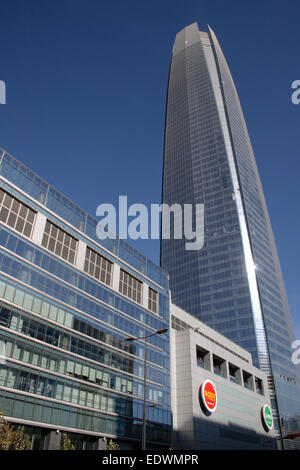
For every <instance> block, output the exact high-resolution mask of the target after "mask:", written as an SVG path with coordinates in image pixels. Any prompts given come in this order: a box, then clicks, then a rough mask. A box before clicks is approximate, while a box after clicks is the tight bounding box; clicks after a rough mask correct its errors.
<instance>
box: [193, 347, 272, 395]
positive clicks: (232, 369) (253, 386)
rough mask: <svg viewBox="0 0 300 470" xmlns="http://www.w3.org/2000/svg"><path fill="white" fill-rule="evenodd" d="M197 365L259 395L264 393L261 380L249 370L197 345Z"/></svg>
mask: <svg viewBox="0 0 300 470" xmlns="http://www.w3.org/2000/svg"><path fill="white" fill-rule="evenodd" d="M196 356H197V365H198V366H199V367H202V368H203V369H206V370H209V371H213V372H214V374H216V375H219V376H221V377H224V379H229V380H230V381H231V382H234V383H236V384H238V385H241V386H244V387H245V388H247V389H249V390H252V391H253V392H256V393H258V394H260V395H264V389H263V382H262V380H261V379H259V378H258V377H254V376H253V375H252V374H250V373H249V372H247V371H245V370H243V369H241V368H240V367H238V366H236V365H234V364H232V363H230V362H227V361H226V360H225V359H223V358H221V357H219V356H217V355H216V354H212V355H211V354H210V352H209V351H208V350H207V349H204V348H202V347H201V346H197V348H196Z"/></svg>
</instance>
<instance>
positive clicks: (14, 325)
mask: <svg viewBox="0 0 300 470" xmlns="http://www.w3.org/2000/svg"><path fill="white" fill-rule="evenodd" d="M0 325H1V326H4V327H6V328H9V329H11V330H13V331H17V332H19V333H21V334H23V335H26V336H29V337H31V338H35V339H37V340H39V341H42V342H44V343H46V344H49V345H52V346H56V347H58V348H60V349H63V350H65V351H70V352H72V353H73V354H76V355H78V356H82V357H84V358H87V359H91V360H93V361H96V362H97V363H100V364H102V365H106V366H109V367H113V368H114V369H118V370H120V371H125V372H127V373H130V374H134V375H137V376H140V377H143V366H142V362H141V360H140V361H138V360H137V359H133V358H131V357H130V356H127V355H124V354H121V353H120V352H117V351H114V350H112V349H111V348H109V347H106V346H103V345H101V344H99V343H95V342H94V341H93V342H92V341H88V340H87V339H86V338H82V337H78V336H77V335H75V334H70V333H64V332H63V331H62V330H61V329H60V328H57V327H55V328H54V327H52V326H50V325H49V324H45V323H44V322H42V321H37V320H36V319H30V318H28V317H27V316H26V315H25V314H24V313H21V312H17V311H15V310H10V309H8V308H2V309H1V311H0ZM148 359H149V358H148ZM154 359H155V358H154ZM147 378H148V379H149V380H152V381H154V382H156V383H160V384H162V385H163V384H165V381H166V377H165V373H164V372H163V371H161V370H159V369H157V367H155V366H153V365H150V364H148V366H147Z"/></svg>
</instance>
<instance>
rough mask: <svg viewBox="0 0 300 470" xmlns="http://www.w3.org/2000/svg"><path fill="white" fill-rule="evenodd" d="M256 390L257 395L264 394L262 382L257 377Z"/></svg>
mask: <svg viewBox="0 0 300 470" xmlns="http://www.w3.org/2000/svg"><path fill="white" fill-rule="evenodd" d="M255 390H256V393H259V394H260V395H263V394H264V391H263V383H262V380H261V379H258V378H257V377H255Z"/></svg>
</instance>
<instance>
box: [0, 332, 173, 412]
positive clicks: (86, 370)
mask: <svg viewBox="0 0 300 470" xmlns="http://www.w3.org/2000/svg"><path fill="white" fill-rule="evenodd" d="M0 340H1V341H3V344H4V345H5V351H4V352H5V357H6V358H7V359H8V358H11V359H14V360H16V361H21V362H23V363H25V364H26V365H28V366H30V365H33V366H36V367H39V368H41V369H44V370H46V371H49V372H53V373H57V374H62V375H65V376H68V377H73V378H75V379H78V380H82V381H84V382H87V383H89V385H98V386H101V387H106V388H110V389H112V390H115V391H117V392H123V393H127V394H130V395H134V396H136V397H140V398H143V394H144V388H143V382H142V381H141V380H140V381H137V380H136V379H134V378H131V377H128V376H124V375H123V374H121V373H118V372H115V371H113V370H109V369H106V368H104V367H103V366H102V365H101V364H99V365H97V366H95V365H91V364H90V363H89V362H83V361H81V360H80V359H78V358H76V357H73V356H72V357H66V356H65V355H62V354H61V353H59V352H57V351H53V350H51V349H50V348H48V347H45V346H42V345H40V344H34V345H33V344H32V342H30V343H29V342H28V341H24V340H20V339H17V340H15V339H13V336H12V335H8V334H7V333H5V335H4V334H2V333H1V332H0ZM147 399H149V400H152V401H157V402H159V403H161V404H164V403H167V396H166V394H165V393H164V392H163V391H162V390H161V389H160V388H159V387H157V386H155V385H154V384H150V383H148V385H147Z"/></svg>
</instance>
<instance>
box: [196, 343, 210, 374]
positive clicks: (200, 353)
mask: <svg viewBox="0 0 300 470" xmlns="http://www.w3.org/2000/svg"><path fill="white" fill-rule="evenodd" d="M196 355H197V366H198V367H202V369H206V370H211V367H210V357H209V351H207V350H206V349H204V348H201V347H200V346H197V349H196Z"/></svg>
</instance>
